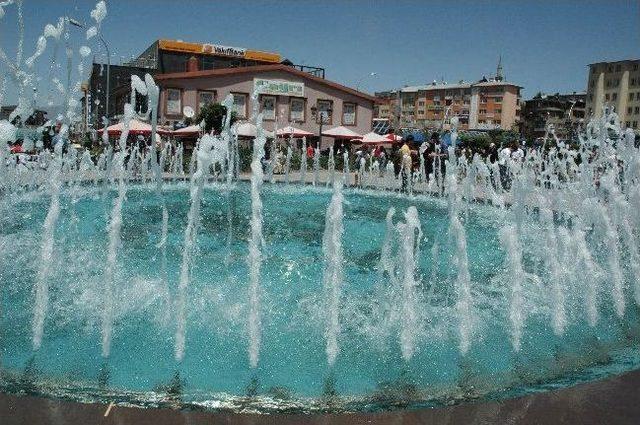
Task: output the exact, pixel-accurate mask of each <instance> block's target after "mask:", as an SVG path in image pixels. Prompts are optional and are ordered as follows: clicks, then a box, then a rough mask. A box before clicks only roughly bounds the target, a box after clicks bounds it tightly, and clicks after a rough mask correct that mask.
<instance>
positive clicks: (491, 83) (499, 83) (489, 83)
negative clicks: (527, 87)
mask: <svg viewBox="0 0 640 425" xmlns="http://www.w3.org/2000/svg"><path fill="white" fill-rule="evenodd" d="M472 86H473V87H495V86H513V87H519V88H523V87H522V86H519V85H518V84H515V83H510V82H508V81H484V82H481V83H480V82H478V83H473V84H472Z"/></svg>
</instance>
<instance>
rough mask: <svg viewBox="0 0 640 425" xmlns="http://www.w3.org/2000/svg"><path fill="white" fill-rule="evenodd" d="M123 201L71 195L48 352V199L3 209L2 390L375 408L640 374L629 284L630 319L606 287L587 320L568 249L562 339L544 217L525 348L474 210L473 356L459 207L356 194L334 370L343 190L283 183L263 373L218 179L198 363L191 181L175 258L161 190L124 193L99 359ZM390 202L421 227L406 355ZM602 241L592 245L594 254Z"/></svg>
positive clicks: (527, 233)
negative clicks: (39, 310)
mask: <svg viewBox="0 0 640 425" xmlns="http://www.w3.org/2000/svg"><path fill="white" fill-rule="evenodd" d="M115 196H116V193H115V192H104V191H102V190H100V189H95V188H82V189H78V188H76V189H73V190H67V191H65V192H64V193H63V196H62V210H61V215H60V219H59V221H58V223H57V226H56V230H55V246H54V255H55V257H54V258H55V259H54V263H53V267H52V274H51V276H50V279H49V286H50V305H49V309H48V314H47V317H46V322H45V330H44V338H43V342H42V347H41V348H40V350H38V351H37V352H34V351H33V349H32V343H31V337H32V326H31V323H32V315H33V304H34V301H33V285H34V282H35V280H36V274H37V270H38V258H39V251H40V244H41V237H42V223H43V222H44V219H45V216H46V214H47V209H48V206H49V197H48V196H47V195H46V194H29V195H24V196H21V197H19V198H15V199H4V200H2V202H0V212H1V214H0V288H1V296H0V299H1V307H0V362H1V363H0V364H1V367H2V371H3V373H2V375H1V376H2V379H1V380H0V384H1V385H2V388H3V389H4V391H10V392H31V393H36V394H43V395H51V396H58V397H69V398H73V399H79V400H84V401H90V400H110V399H117V400H120V401H123V402H130V403H133V404H140V405H158V404H163V403H166V402H167V403H168V402H173V403H185V404H189V405H192V406H202V407H206V408H213V409H232V410H238V409H239V410H243V409H244V410H246V409H252V410H257V411H273V410H294V411H312V410H314V409H330V410H376V409H386V408H392V407H398V406H402V407H418V406H425V405H440V404H447V403H455V402H465V401H469V400H477V399H492V398H501V397H511V396H515V395H518V394H523V393H526V392H530V391H539V390H544V389H548V388H556V387H563V386H568V385H572V384H575V383H577V382H582V381H588V380H591V379H596V378H599V377H604V376H607V375H610V374H613V373H620V372H623V371H625V370H629V369H633V368H635V367H637V366H638V359H639V358H640V357H638V351H637V342H638V337H639V335H640V330H639V327H638V314H637V310H636V309H635V307H633V303H632V301H631V300H632V296H631V294H628V300H629V303H628V304H629V306H630V307H629V308H628V309H627V311H626V314H625V316H624V317H623V318H617V317H616V316H615V314H614V313H613V308H612V306H611V302H610V298H609V296H608V293H607V286H606V282H605V283H604V284H603V285H602V286H601V288H600V292H599V295H598V300H599V307H598V308H599V313H600V317H599V321H598V324H597V325H596V326H595V327H590V326H589V325H588V324H587V321H586V319H585V312H584V297H583V295H584V294H583V293H584V291H583V290H582V288H581V286H580V284H581V277H580V275H579V270H573V269H571V267H572V264H571V263H570V258H571V257H570V255H571V253H570V250H567V252H566V254H564V255H565V257H564V258H562V259H561V260H562V261H561V262H562V264H563V267H564V268H565V270H566V274H565V285H564V292H565V295H566V314H567V319H568V325H567V327H566V330H565V333H564V335H562V336H557V335H555V334H554V333H553V330H552V326H551V318H550V313H549V310H550V306H551V303H552V301H550V298H549V292H550V291H549V288H548V284H547V283H546V274H545V271H544V268H543V266H542V265H541V264H542V262H543V260H542V257H541V255H540V254H541V252H543V250H544V249H545V244H544V240H543V238H541V237H540V229H539V227H538V225H537V222H536V220H535V215H534V214H533V213H532V214H531V215H530V216H529V218H530V220H529V221H528V222H527V223H526V225H525V226H524V228H523V230H522V232H521V234H520V237H521V239H522V242H523V249H524V255H523V265H524V268H525V272H526V273H527V278H526V279H525V283H526V285H525V288H524V296H525V307H526V313H527V318H526V322H525V326H524V331H523V337H522V338H523V339H522V348H521V350H520V351H519V352H518V353H515V352H514V351H513V349H512V344H511V334H510V332H511V330H510V326H509V321H508V303H509V294H510V282H509V278H508V274H507V272H506V268H507V266H506V265H505V253H504V251H503V250H502V248H501V246H500V243H499V240H498V228H499V227H500V226H501V225H502V224H503V223H504V221H505V219H506V218H505V214H508V212H505V211H501V210H497V209H495V208H493V207H489V206H483V205H472V206H470V207H468V208H467V209H465V211H464V212H463V214H462V216H463V221H464V228H465V231H466V238H467V254H468V258H469V271H470V274H471V281H472V298H473V313H472V315H471V316H470V317H469V318H467V319H466V320H469V321H470V322H471V323H472V324H473V327H472V328H473V332H472V338H471V345H470V347H471V348H470V350H469V352H468V353H467V355H465V356H462V355H461V354H460V353H459V351H458V346H459V344H458V334H457V324H458V322H459V319H460V318H459V317H458V316H457V311H456V309H455V308H454V304H455V290H454V283H453V282H454V280H455V278H456V273H457V272H456V263H455V255H454V249H455V246H454V244H453V241H452V240H451V237H450V236H449V217H448V210H447V204H446V202H445V201H443V200H439V199H435V198H427V197H424V198H420V197H416V198H411V199H410V198H408V197H404V196H399V195H398V196H396V195H379V194H374V193H369V192H362V191H350V190H346V191H345V200H346V203H345V205H344V228H345V233H344V238H343V249H344V257H345V258H344V270H345V282H344V285H343V287H342V296H341V305H340V323H341V333H340V336H339V349H340V352H339V354H338V356H337V361H336V364H335V367H334V368H333V369H330V368H329V367H328V366H327V360H326V355H325V339H324V326H325V318H326V311H325V308H324V300H323V296H324V295H323V290H322V272H323V255H322V235H323V231H324V223H325V213H326V208H327V205H328V204H329V200H330V198H331V192H330V191H328V190H324V189H314V188H300V187H284V186H278V185H276V186H268V187H265V188H264V190H263V193H262V196H263V202H264V232H263V235H264V241H265V245H264V248H263V255H264V261H263V264H262V274H261V311H262V344H261V349H260V358H259V364H258V367H257V368H256V369H255V370H253V369H251V368H250V367H249V362H248V356H247V346H248V336H247V329H246V321H247V314H248V313H247V305H248V301H247V299H248V297H247V291H248V268H247V264H246V255H247V240H248V237H249V216H250V212H251V205H250V196H249V188H248V186H247V185H245V184H238V185H237V186H235V187H234V189H233V190H231V191H227V190H225V189H224V188H223V187H220V186H216V185H212V186H208V187H207V189H206V190H205V194H204V199H203V203H202V210H201V214H202V215H201V227H200V231H199V235H198V241H197V251H196V258H195V261H194V267H193V271H192V276H191V283H190V286H189V289H188V302H187V313H188V314H187V331H186V350H185V357H184V360H183V361H182V362H180V363H177V362H176V361H175V360H174V355H173V344H174V333H175V315H174V312H175V304H174V303H175V299H176V290H177V289H176V288H177V282H178V280H179V270H180V264H181V261H182V253H181V250H182V245H183V237H184V229H185V226H186V222H187V212H188V206H189V192H188V189H187V187H186V186H183V185H180V184H178V185H175V186H170V187H167V188H166V190H165V202H166V205H167V208H168V212H169V235H168V244H167V249H166V262H165V259H164V258H163V255H162V249H161V248H160V247H158V244H159V242H160V235H161V222H162V217H161V208H160V205H161V204H160V200H159V198H158V197H157V196H156V195H155V193H154V192H153V190H152V189H150V188H147V187H144V186H134V187H131V188H129V191H128V194H127V199H126V202H125V204H124V210H123V228H122V244H121V247H120V251H119V254H118V268H117V272H116V274H115V277H114V282H113V283H114V287H115V294H116V297H115V298H116V299H115V322H114V332H113V342H112V345H111V355H110V357H109V358H107V359H104V358H103V357H102V356H101V347H100V341H101V339H100V311H101V306H102V302H103V295H104V291H103V289H104V280H103V276H104V272H105V264H106V255H107V246H108V235H107V222H108V214H109V212H110V210H111V202H112V200H113V198H114V197H115ZM392 206H393V207H395V208H396V210H397V211H398V213H397V214H396V215H397V217H396V220H397V219H400V218H401V214H400V213H401V212H402V211H404V210H406V209H407V208H408V207H410V206H416V207H417V209H418V212H419V216H420V221H421V225H422V231H423V239H422V240H421V250H420V255H419V258H418V261H417V270H416V279H417V281H418V287H417V292H418V301H419V304H418V305H419V313H418V316H419V320H418V326H417V328H416V329H415V332H416V334H417V335H418V336H417V339H416V340H417V345H416V350H415V355H414V356H413V357H412V358H411V360H410V361H404V360H403V358H402V355H401V349H400V342H399V337H398V334H399V325H398V323H397V322H395V321H394V320H391V319H390V317H391V313H390V311H391V310H393V306H390V305H389V302H388V299H389V298H388V296H387V295H388V285H389V282H388V280H387V279H386V278H385V277H383V276H381V274H380V272H379V262H380V255H381V254H380V249H381V246H382V243H383V239H384V234H385V216H386V214H387V210H388V209H389V208H390V207H392ZM558 226H559V227H561V226H568V224H567V223H563V222H558ZM434 244H435V247H434ZM602 249H603V248H602V247H600V246H599V245H598V244H597V243H596V242H593V252H594V253H595V254H596V258H597V259H598V257H597V254H598V253H601V252H602ZM598 261H601V262H604V261H605V260H604V259H603V258H600V259H598ZM178 378H179V379H178ZM177 382H180V385H175V384H176V383H177ZM172 384H173V385H172ZM168 387H173V388H171V389H170V390H168ZM167 392H169V393H170V394H169V395H167ZM176 400H177V401H176Z"/></svg>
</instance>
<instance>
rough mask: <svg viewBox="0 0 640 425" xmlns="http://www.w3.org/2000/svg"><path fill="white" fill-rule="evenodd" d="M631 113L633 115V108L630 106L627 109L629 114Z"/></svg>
mask: <svg viewBox="0 0 640 425" xmlns="http://www.w3.org/2000/svg"><path fill="white" fill-rule="evenodd" d="M631 113H633V108H632V107H631V106H629V107H628V108H627V114H631Z"/></svg>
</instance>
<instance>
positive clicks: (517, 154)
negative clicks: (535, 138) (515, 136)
mask: <svg viewBox="0 0 640 425" xmlns="http://www.w3.org/2000/svg"><path fill="white" fill-rule="evenodd" d="M513 143H514V149H513V152H512V153H511V158H512V159H513V160H514V161H517V162H522V160H523V159H524V150H522V148H521V147H520V145H518V142H513Z"/></svg>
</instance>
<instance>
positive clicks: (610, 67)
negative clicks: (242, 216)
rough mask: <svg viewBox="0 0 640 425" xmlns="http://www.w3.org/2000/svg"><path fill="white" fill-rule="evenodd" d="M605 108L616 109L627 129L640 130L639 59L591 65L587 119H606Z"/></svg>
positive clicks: (588, 82) (588, 83)
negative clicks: (604, 115)
mask: <svg viewBox="0 0 640 425" xmlns="http://www.w3.org/2000/svg"><path fill="white" fill-rule="evenodd" d="M604 107H613V108H615V111H616V112H617V113H618V116H619V117H620V122H621V123H622V125H623V126H624V127H627V128H633V129H634V130H638V129H640V127H639V123H640V60H639V59H635V60H622V61H617V62H598V63H592V64H590V65H589V77H588V80H587V103H586V112H587V116H588V117H591V116H594V117H600V116H602V111H603V108H604Z"/></svg>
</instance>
